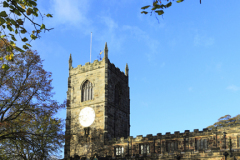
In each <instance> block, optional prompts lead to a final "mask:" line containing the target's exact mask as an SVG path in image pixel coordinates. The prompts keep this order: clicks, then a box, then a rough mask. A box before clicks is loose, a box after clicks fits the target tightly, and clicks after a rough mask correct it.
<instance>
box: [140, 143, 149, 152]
mask: <svg viewBox="0 0 240 160" xmlns="http://www.w3.org/2000/svg"><path fill="white" fill-rule="evenodd" d="M147 153H150V148H149V144H141V145H140V154H147Z"/></svg>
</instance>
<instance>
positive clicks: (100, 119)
mask: <svg viewBox="0 0 240 160" xmlns="http://www.w3.org/2000/svg"><path fill="white" fill-rule="evenodd" d="M128 80H129V69H128V65H127V64H126V67H125V73H123V72H121V71H120V69H119V68H117V67H115V65H114V64H112V63H110V61H109V59H108V46H107V43H105V48H104V58H103V59H102V60H101V61H98V60H95V61H94V62H93V63H89V62H87V63H86V64H85V65H84V66H82V65H78V66H77V67H76V68H73V67H72V56H71V54H70V57H69V77H68V91H67V117H66V132H65V135H66V140H65V148H64V157H65V158H70V157H74V156H88V157H89V156H92V155H93V154H94V153H97V149H101V147H103V146H104V144H105V143H106V142H107V141H108V140H111V139H112V138H116V139H118V138H120V137H124V138H127V137H128V136H129V133H130V99H129V84H128Z"/></svg>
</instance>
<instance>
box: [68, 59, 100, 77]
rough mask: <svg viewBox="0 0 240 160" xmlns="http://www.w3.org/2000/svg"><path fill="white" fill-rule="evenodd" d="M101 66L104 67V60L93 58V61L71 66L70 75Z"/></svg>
mask: <svg viewBox="0 0 240 160" xmlns="http://www.w3.org/2000/svg"><path fill="white" fill-rule="evenodd" d="M102 67H104V60H101V61H98V60H95V61H93V63H90V62H87V63H85V65H83V66H82V65H78V66H77V67H75V68H73V67H72V68H71V70H70V75H74V74H79V73H84V72H88V71H92V70H95V69H98V68H102Z"/></svg>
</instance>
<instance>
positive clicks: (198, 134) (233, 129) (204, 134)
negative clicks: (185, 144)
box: [109, 125, 240, 144]
mask: <svg viewBox="0 0 240 160" xmlns="http://www.w3.org/2000/svg"><path fill="white" fill-rule="evenodd" d="M216 129H217V130H216ZM239 131H240V125H235V126H229V127H221V128H215V129H211V130H210V129H208V128H204V129H203V130H201V131H199V129H194V131H193V132H190V131H189V130H185V131H184V132H182V133H180V132H179V131H175V132H174V133H173V134H171V133H170V132H166V134H165V135H162V133H157V135H155V136H153V135H152V134H148V135H146V136H143V135H138V136H136V137H135V138H134V137H132V136H129V137H128V138H124V137H121V138H119V139H116V138H113V139H111V140H110V141H109V142H110V143H111V144H123V143H127V142H128V141H129V140H131V142H132V143H140V142H149V141H151V142H153V141H154V140H155V141H157V140H163V141H167V140H180V141H181V140H183V139H184V138H208V137H209V136H215V135H216V134H217V135H218V136H223V134H224V133H223V132H226V133H227V134H228V135H229V136H230V134H235V135H236V133H239V136H240V132H239Z"/></svg>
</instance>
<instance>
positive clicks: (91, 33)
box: [90, 32, 92, 63]
mask: <svg viewBox="0 0 240 160" xmlns="http://www.w3.org/2000/svg"><path fill="white" fill-rule="evenodd" d="M91 52H92V32H91V40H90V63H91Z"/></svg>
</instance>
